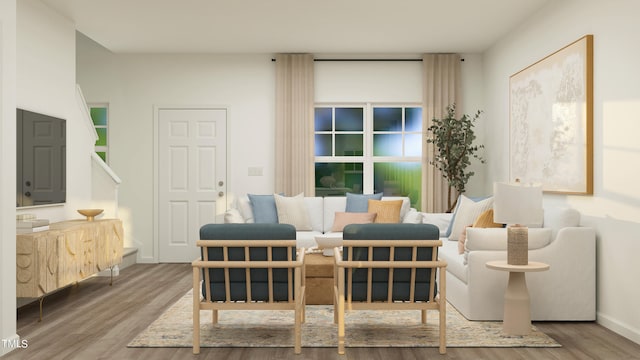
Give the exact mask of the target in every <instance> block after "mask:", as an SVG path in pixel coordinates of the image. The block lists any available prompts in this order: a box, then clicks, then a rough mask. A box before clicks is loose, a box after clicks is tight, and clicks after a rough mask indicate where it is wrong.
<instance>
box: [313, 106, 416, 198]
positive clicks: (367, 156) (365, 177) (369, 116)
mask: <svg viewBox="0 0 640 360" xmlns="http://www.w3.org/2000/svg"><path fill="white" fill-rule="evenodd" d="M322 107H325V108H326V107H328V108H332V111H333V112H334V116H332V131H331V134H333V135H335V134H336V131H335V123H334V122H335V108H349V107H357V108H362V109H363V116H364V124H363V131H362V134H363V139H362V148H363V155H362V156H334V155H332V156H315V163H349V162H353V163H358V162H359V163H362V191H363V193H365V194H371V193H373V190H374V189H373V186H374V178H373V168H374V164H375V163H378V162H380V163H382V162H411V163H415V162H418V163H420V162H422V151H421V152H420V155H419V156H405V155H404V151H405V149H404V137H403V143H402V151H403V155H402V156H374V155H373V137H374V134H380V133H390V134H396V133H401V134H414V133H417V132H405V129H404V126H403V129H402V131H399V132H386V131H385V132H374V131H373V109H374V108H384V107H396V108H397V107H400V108H403V109H404V108H413V107H419V108H422V104H420V103H414V102H361V103H334V102H326V103H315V104H314V108H322ZM422 113H423V114H424V109H422ZM404 116H405V112H404V111H403V112H402V117H403V124H404V122H405V119H404ZM422 121H424V117H423V119H422ZM323 133H325V134H326V133H329V132H323V131H319V132H316V131H314V136H315V134H323ZM339 134H360V132H359V131H353V132H351V131H340V132H339ZM420 134H421V135H422V141H421V143H422V146H423V147H424V142H425V139H424V133H423V132H422V131H420ZM331 145H332V148H331V153H332V154H335V145H336V144H335V137H334V138H333V141H332V143H331Z"/></svg>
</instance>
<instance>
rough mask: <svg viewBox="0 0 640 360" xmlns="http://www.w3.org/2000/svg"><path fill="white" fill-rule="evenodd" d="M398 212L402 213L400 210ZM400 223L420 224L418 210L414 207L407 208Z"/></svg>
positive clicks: (420, 219) (420, 215) (420, 216)
mask: <svg viewBox="0 0 640 360" xmlns="http://www.w3.org/2000/svg"><path fill="white" fill-rule="evenodd" d="M400 214H401V215H402V210H401V211H400ZM402 223H403V224H421V223H422V214H421V213H419V212H418V210H416V209H411V210H409V212H408V213H407V215H405V216H404V217H403V218H402Z"/></svg>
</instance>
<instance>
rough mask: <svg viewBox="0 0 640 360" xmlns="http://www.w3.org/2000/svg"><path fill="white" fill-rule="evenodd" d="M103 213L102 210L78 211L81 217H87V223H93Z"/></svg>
mask: <svg viewBox="0 0 640 360" xmlns="http://www.w3.org/2000/svg"><path fill="white" fill-rule="evenodd" d="M103 211H104V209H79V210H78V212H79V213H80V214H81V215H84V216H86V217H87V221H93V219H94V218H95V217H96V216H98V215H100V214H102V212H103Z"/></svg>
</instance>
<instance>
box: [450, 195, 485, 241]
mask: <svg viewBox="0 0 640 360" xmlns="http://www.w3.org/2000/svg"><path fill="white" fill-rule="evenodd" d="M458 201H459V202H460V204H459V205H458V209H457V210H456V214H455V218H454V219H453V220H452V221H453V225H452V227H451V234H450V235H449V240H456V241H457V240H458V239H459V238H460V234H461V233H462V230H464V228H465V227H466V226H468V225H470V224H473V222H474V221H475V219H476V218H477V217H478V216H479V215H480V214H482V213H483V212H484V211H485V210H488V209H491V208H493V197H490V198H487V199H484V200H481V201H478V202H475V201H473V200H472V199H470V198H468V197H466V196H464V195H460V198H459V200H458Z"/></svg>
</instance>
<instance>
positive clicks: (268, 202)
mask: <svg viewBox="0 0 640 360" xmlns="http://www.w3.org/2000/svg"><path fill="white" fill-rule="evenodd" d="M247 196H248V197H249V202H250V203H251V210H252V211H253V222H254V223H256V224H277V223H278V210H277V209H276V200H275V199H274V197H273V195H253V194H247Z"/></svg>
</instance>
